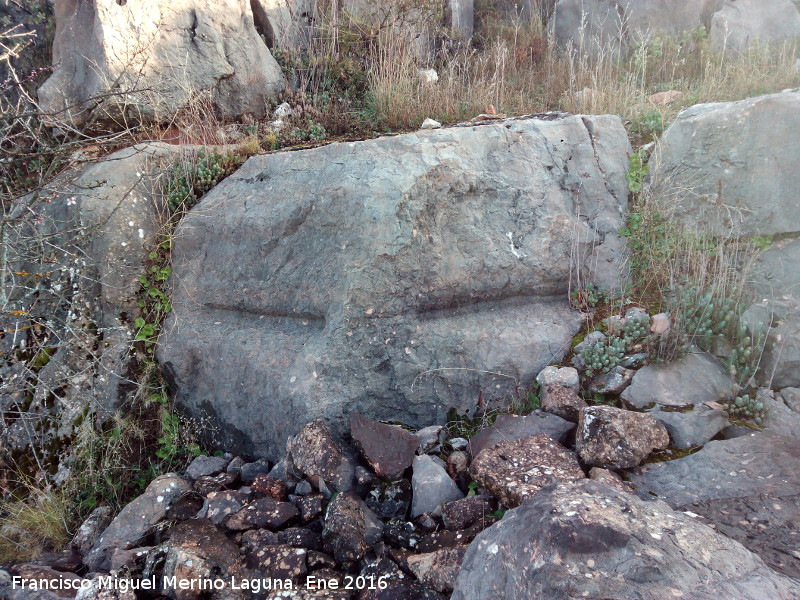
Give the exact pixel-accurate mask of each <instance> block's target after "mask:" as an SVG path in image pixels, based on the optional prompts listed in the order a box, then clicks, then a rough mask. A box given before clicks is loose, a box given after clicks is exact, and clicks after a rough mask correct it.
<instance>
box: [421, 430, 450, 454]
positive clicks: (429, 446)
mask: <svg viewBox="0 0 800 600" xmlns="http://www.w3.org/2000/svg"><path fill="white" fill-rule="evenodd" d="M445 433H446V432H445V428H444V427H443V426H441V425H430V426H428V427H423V428H422V429H420V430H419V431H417V439H419V447H418V448H417V454H427V453H428V452H431V451H434V450H435V449H436V447H437V446H441V445H442V444H443V443H444V437H445Z"/></svg>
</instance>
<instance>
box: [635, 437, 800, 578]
mask: <svg viewBox="0 0 800 600" xmlns="http://www.w3.org/2000/svg"><path fill="white" fill-rule="evenodd" d="M798 459H800V442H799V441H798V440H797V439H795V438H789V437H784V436H781V435H778V434H775V433H771V432H768V431H764V432H758V433H752V432H751V433H749V434H746V435H742V436H739V437H736V438H734V439H730V440H725V441H713V442H709V443H708V444H706V446H705V447H704V448H703V449H701V450H700V451H699V452H696V453H695V454H692V455H690V456H686V457H684V458H679V459H677V460H673V461H669V462H662V463H653V464H649V465H646V466H643V467H640V468H638V469H636V470H634V472H632V473H630V474H629V479H630V483H631V484H632V485H633V486H634V488H635V489H636V492H637V493H638V494H639V495H640V496H642V497H646V498H652V497H653V496H657V497H659V498H661V499H663V500H664V501H665V502H667V503H668V504H669V505H670V506H672V507H673V508H676V509H680V510H684V511H689V512H691V513H694V514H697V515H701V516H702V517H703V518H704V519H705V520H706V521H707V522H708V523H709V524H712V525H714V526H715V527H717V529H718V530H719V531H720V532H721V533H724V534H725V535H728V536H730V537H732V538H734V539H736V540H737V541H740V542H741V543H742V544H744V545H745V546H746V547H747V548H749V549H750V550H752V551H754V552H757V553H758V554H759V556H761V557H762V558H763V559H764V560H765V561H766V562H767V563H768V564H769V565H770V566H771V567H773V568H774V569H776V570H778V571H780V572H785V573H787V574H789V575H792V576H793V577H798V576H800V566H799V565H798V564H797V560H795V559H794V558H792V557H793V556H794V555H792V552H794V551H796V549H797V544H798V537H800V534H798V531H800V518H799V517H798V515H800V510H799V509H800V477H798V473H797V464H798V462H797V461H798Z"/></svg>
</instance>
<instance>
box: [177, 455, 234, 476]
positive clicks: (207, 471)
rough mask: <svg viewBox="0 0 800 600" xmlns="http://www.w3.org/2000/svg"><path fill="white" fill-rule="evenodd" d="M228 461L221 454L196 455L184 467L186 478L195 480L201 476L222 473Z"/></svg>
mask: <svg viewBox="0 0 800 600" xmlns="http://www.w3.org/2000/svg"><path fill="white" fill-rule="evenodd" d="M229 462H230V461H229V460H228V459H226V458H223V457H221V456H198V457H197V458H195V459H194V460H193V461H192V462H191V463H190V464H189V466H188V467H186V473H185V475H186V478H187V479H191V480H195V479H198V478H200V477H203V476H213V475H217V474H219V473H222V472H223V471H224V470H225V468H226V467H227V466H228V463H229Z"/></svg>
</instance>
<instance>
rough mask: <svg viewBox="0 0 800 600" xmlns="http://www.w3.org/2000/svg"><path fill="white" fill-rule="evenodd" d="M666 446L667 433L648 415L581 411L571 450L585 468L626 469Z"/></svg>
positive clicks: (603, 409) (591, 409)
mask: <svg viewBox="0 0 800 600" xmlns="http://www.w3.org/2000/svg"><path fill="white" fill-rule="evenodd" d="M668 445H669V434H668V433H667V429H666V428H665V427H664V425H662V424H661V423H659V422H658V421H657V420H656V419H654V418H653V417H651V416H650V415H647V414H644V413H637V412H633V411H630V410H623V409H621V408H614V407H613V406H590V407H588V408H584V409H583V410H582V411H581V415H580V419H579V420H578V430H577V433H576V437H575V450H576V451H577V452H578V455H579V456H580V457H581V460H582V461H583V462H584V463H586V464H587V465H592V466H596V467H604V468H609V469H627V468H631V467H635V466H637V465H638V464H639V463H641V462H642V461H643V460H644V459H645V458H647V457H648V456H649V455H650V453H651V452H652V451H653V450H661V449H663V448H666V447H667V446H668Z"/></svg>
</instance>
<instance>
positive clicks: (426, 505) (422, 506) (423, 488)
mask: <svg viewBox="0 0 800 600" xmlns="http://www.w3.org/2000/svg"><path fill="white" fill-rule="evenodd" d="M411 487H412V494H413V495H412V500H411V517H412V518H414V517H418V516H419V515H421V514H423V513H430V512H433V511H434V510H436V508H437V507H438V506H439V505H440V504H444V503H445V502H452V501H453V500H458V499H460V498H463V497H464V494H463V492H462V491H461V490H460V489H458V486H457V485H456V482H455V481H453V480H452V479H451V478H450V476H449V475H448V474H447V471H446V470H445V469H444V468H443V467H442V466H441V465H439V464H438V463H436V462H435V461H434V460H433V459H432V458H431V457H430V456H428V455H427V454H423V455H421V456H417V457H416V458H415V459H414V473H413V475H412V477H411Z"/></svg>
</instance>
